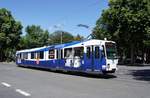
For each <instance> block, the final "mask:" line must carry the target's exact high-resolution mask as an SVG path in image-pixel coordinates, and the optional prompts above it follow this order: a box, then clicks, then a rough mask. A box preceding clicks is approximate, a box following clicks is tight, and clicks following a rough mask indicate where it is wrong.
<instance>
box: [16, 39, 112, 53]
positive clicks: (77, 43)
mask: <svg viewBox="0 0 150 98" xmlns="http://www.w3.org/2000/svg"><path fill="white" fill-rule="evenodd" d="M104 42H113V41H105V40H97V39H92V40H84V41H73V42H70V43H64V44H58V45H50V46H43V47H38V48H32V49H25V50H20V51H17V52H16V54H18V53H26V52H37V51H46V50H49V49H62V48H69V47H79V46H81V45H83V44H85V45H94V44H95V45H96V44H100V43H104Z"/></svg>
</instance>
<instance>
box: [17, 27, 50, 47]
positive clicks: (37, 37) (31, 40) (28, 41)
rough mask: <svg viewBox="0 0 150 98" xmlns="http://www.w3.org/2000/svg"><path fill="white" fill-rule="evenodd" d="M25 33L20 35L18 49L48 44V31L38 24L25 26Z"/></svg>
mask: <svg viewBox="0 0 150 98" xmlns="http://www.w3.org/2000/svg"><path fill="white" fill-rule="evenodd" d="M25 31H26V35H25V36H22V38H21V41H20V43H19V47H20V49H25V48H35V47H41V46H44V45H48V38H49V32H48V31H47V30H43V29H42V28H41V27H40V26H36V25H31V26H27V27H26V29H25Z"/></svg>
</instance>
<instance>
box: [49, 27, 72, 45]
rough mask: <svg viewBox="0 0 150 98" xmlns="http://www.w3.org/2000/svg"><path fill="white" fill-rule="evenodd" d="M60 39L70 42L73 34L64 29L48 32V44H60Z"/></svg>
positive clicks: (63, 41)
mask: <svg viewBox="0 0 150 98" xmlns="http://www.w3.org/2000/svg"><path fill="white" fill-rule="evenodd" d="M61 39H62V43H66V42H71V41H73V40H74V36H73V35H72V34H71V33H69V32H66V31H61V30H59V31H55V32H54V33H52V34H50V36H49V43H50V44H61Z"/></svg>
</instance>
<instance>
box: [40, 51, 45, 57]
mask: <svg viewBox="0 0 150 98" xmlns="http://www.w3.org/2000/svg"><path fill="white" fill-rule="evenodd" d="M40 59H44V52H43V51H40Z"/></svg>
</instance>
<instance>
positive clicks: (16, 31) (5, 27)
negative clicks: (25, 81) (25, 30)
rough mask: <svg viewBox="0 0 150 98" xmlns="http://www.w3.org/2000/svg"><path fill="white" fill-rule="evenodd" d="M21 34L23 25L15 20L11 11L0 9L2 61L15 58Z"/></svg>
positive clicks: (0, 53) (0, 55) (0, 50)
mask: <svg viewBox="0 0 150 98" xmlns="http://www.w3.org/2000/svg"><path fill="white" fill-rule="evenodd" d="M21 34H22V25H21V23H20V22H18V21H16V20H15V19H14V18H13V16H12V15H11V12H10V11H8V10H7V9H5V8H2V9H0V61H5V60H11V59H12V58H14V57H12V56H14V55H15V50H16V46H17V44H18V43H19V41H20V35H21Z"/></svg>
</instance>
